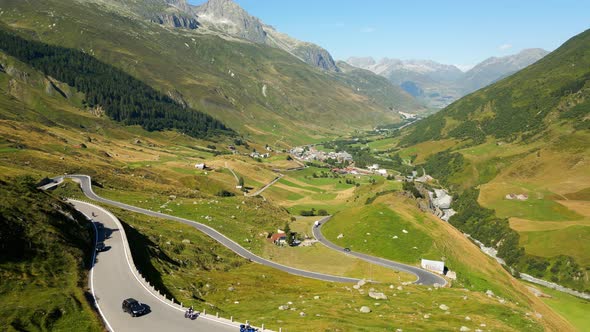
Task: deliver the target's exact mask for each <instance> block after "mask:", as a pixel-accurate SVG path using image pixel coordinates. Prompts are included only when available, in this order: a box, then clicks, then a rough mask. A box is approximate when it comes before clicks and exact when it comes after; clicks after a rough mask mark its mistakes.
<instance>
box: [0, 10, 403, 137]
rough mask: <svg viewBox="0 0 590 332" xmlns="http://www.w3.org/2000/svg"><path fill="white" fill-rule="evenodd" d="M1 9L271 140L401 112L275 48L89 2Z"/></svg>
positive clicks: (388, 118)
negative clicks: (169, 26)
mask: <svg viewBox="0 0 590 332" xmlns="http://www.w3.org/2000/svg"><path fill="white" fill-rule="evenodd" d="M4 8H5V9H6V10H5V12H4V14H3V15H2V16H1V21H2V22H3V23H5V24H7V25H8V26H10V27H11V28H14V29H17V30H19V31H20V32H21V33H23V34H24V35H28V36H30V37H31V38H34V39H39V40H41V41H44V42H47V43H50V44H56V45H60V46H65V47H70V48H76V49H79V50H82V51H84V52H87V53H88V54H91V55H93V56H96V57H97V58H98V59H99V60H101V61H104V62H106V63H109V64H112V65H114V66H115V67H117V68H120V69H122V70H123V71H125V72H127V73H129V74H131V75H133V76H134V77H137V78H140V79H141V80H143V81H144V82H146V83H147V84H148V85H150V86H152V87H154V88H156V89H157V90H159V91H160V92H163V93H164V94H168V95H169V96H171V97H173V98H174V99H176V100H178V101H180V102H184V103H186V104H188V105H190V106H191V107H193V108H195V109H197V110H202V111H204V112H207V113H209V114H211V115H213V116H214V117H215V118H217V119H220V120H221V121H223V122H224V123H225V124H227V125H228V126H229V127H230V128H233V129H235V130H237V131H238V132H240V133H243V134H248V135H251V136H252V137H254V138H257V139H259V140H265V141H266V142H268V143H274V142H275V141H276V140H284V141H287V142H290V143H302V142H311V141H315V140H317V139H319V138H320V137H322V136H325V135H333V136H337V135H340V134H342V131H343V130H350V129H355V128H370V127H373V126H375V125H377V124H381V123H392V122H395V121H398V117H397V115H396V114H394V113H393V112H391V111H390V110H387V109H385V108H384V107H382V106H380V105H378V104H375V103H374V102H373V101H371V100H370V98H368V97H367V96H366V95H364V94H361V93H358V92H356V91H353V89H351V88H350V87H349V86H348V85H347V84H344V83H341V82H340V81H339V80H338V79H336V78H334V77H333V76H331V75H330V74H328V73H325V72H323V71H320V70H317V69H315V68H313V67H311V66H309V65H306V64H305V63H303V62H301V61H300V60H298V59H296V58H294V57H293V56H291V55H289V54H288V53H286V52H283V51H280V50H277V49H273V48H270V47H266V46H262V45H255V44H251V43H247V42H243V41H237V40H231V41H230V40H224V39H221V38H219V37H217V36H212V35H207V34H201V33H200V32H199V31H198V30H196V31H186V30H169V29H166V28H164V27H162V26H160V25H157V24H154V23H150V22H147V21H144V20H142V19H138V18H135V17H133V16H130V15H127V14H125V13H118V12H114V11H111V10H110V9H109V8H108V7H106V6H103V5H101V4H96V3H92V2H80V3H78V4H77V5H76V6H71V3H70V1H65V0H47V1H43V2H41V3H35V4H32V3H28V2H23V1H16V0H10V1H7V2H5V4H4ZM401 103H403V102H400V104H401ZM394 106H395V107H396V108H397V104H396V105H394ZM300 128H305V129H306V130H305V132H304V133H302V132H301V130H300Z"/></svg>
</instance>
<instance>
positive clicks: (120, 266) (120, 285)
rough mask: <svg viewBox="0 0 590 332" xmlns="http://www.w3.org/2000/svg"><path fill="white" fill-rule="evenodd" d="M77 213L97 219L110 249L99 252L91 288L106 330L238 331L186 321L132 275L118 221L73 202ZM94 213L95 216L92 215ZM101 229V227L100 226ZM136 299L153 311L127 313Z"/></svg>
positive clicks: (204, 320)
mask: <svg viewBox="0 0 590 332" xmlns="http://www.w3.org/2000/svg"><path fill="white" fill-rule="evenodd" d="M70 202H71V203H72V204H73V205H74V206H75V207H76V209H77V210H79V211H81V212H82V213H84V214H85V215H86V216H87V217H88V218H89V219H93V220H94V225H95V227H96V228H97V229H98V230H99V231H98V232H97V240H99V241H102V240H103V241H104V243H105V245H106V246H107V248H108V250H107V251H104V252H100V253H97V255H96V257H95V263H94V266H93V268H92V270H91V271H90V281H89V282H90V286H91V290H92V292H93V294H94V296H95V298H96V301H97V302H96V303H97V305H98V308H99V311H100V313H101V315H102V316H103V319H104V320H105V322H106V326H107V328H108V329H109V330H110V331H112V332H117V331H138V332H139V331H141V332H152V331H153V332H156V331H157V332H160V331H181V332H182V331H187V332H188V331H191V332H192V331H217V332H226V331H233V332H235V331H238V330H239V325H237V324H236V323H230V322H229V321H224V320H217V319H216V318H214V317H207V316H200V317H198V318H197V319H196V320H190V319H187V318H184V311H183V310H182V309H180V308H179V307H178V306H174V305H171V304H170V303H168V302H167V301H165V300H163V299H162V298H161V297H159V296H158V295H156V294H153V293H152V292H153V290H152V291H150V289H149V287H148V286H146V285H145V284H144V283H143V282H142V281H141V280H140V279H139V277H138V276H137V275H136V274H135V273H136V272H135V273H134V272H133V271H134V268H133V267H132V264H131V262H130V261H129V259H130V258H129V257H130V254H129V245H128V243H127V240H126V237H125V234H124V231H123V230H122V229H121V225H120V223H119V222H118V220H117V219H116V218H115V217H114V216H113V215H112V214H110V213H109V212H108V211H106V210H105V209H102V208H101V207H98V206H95V205H92V204H88V203H83V202H78V201H70ZM93 213H94V216H93ZM100 226H102V227H100ZM129 297H132V298H135V299H136V300H138V301H139V302H141V303H145V304H147V305H149V306H150V308H151V312H150V313H148V314H147V315H144V316H140V317H131V316H130V315H129V314H127V313H124V312H123V310H122V309H121V304H122V302H123V300H124V299H126V298H129Z"/></svg>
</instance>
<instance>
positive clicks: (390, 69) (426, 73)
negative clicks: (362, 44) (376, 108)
mask: <svg viewBox="0 0 590 332" xmlns="http://www.w3.org/2000/svg"><path fill="white" fill-rule="evenodd" d="M346 62H347V63H349V64H350V65H353V66H355V67H358V68H362V69H367V70H370V71H372V72H374V73H376V74H378V75H381V76H383V77H385V78H387V79H388V80H390V81H391V82H392V83H393V84H395V85H399V86H401V87H402V88H403V89H404V90H405V91H406V92H408V93H409V94H411V95H412V96H414V97H416V98H418V99H420V100H422V101H423V102H424V103H425V104H426V105H428V106H429V107H432V108H442V107H445V106H447V105H448V104H450V103H451V102H453V101H454V100H456V99H458V98H460V97H461V96H462V95H463V94H462V91H461V88H460V86H458V85H457V83H456V82H457V80H458V79H460V78H461V77H462V76H463V72H462V71H461V70H460V69H459V68H457V67H455V66H452V65H445V64H440V63H437V62H434V61H430V60H407V61H406V60H399V59H389V58H383V59H381V60H379V61H376V60H375V59H373V58H371V57H363V58H359V57H353V58H349V59H348V60H347V61H346Z"/></svg>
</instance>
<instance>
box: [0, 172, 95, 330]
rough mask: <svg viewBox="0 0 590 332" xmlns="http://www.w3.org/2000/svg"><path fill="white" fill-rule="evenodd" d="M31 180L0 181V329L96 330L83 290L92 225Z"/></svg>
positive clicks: (91, 241)
mask: <svg viewBox="0 0 590 332" xmlns="http://www.w3.org/2000/svg"><path fill="white" fill-rule="evenodd" d="M36 182H37V181H36V180H35V179H33V178H30V177H17V178H10V179H6V178H4V179H3V180H0V197H2V200H0V279H1V280H2V282H1V283H0V329H1V330H2V331H72V330H84V331H101V330H102V326H101V323H100V320H99V318H98V315H97V314H96V313H95V312H94V311H93V310H92V309H91V306H90V304H89V302H88V293H87V271H88V267H89V264H90V260H91V257H92V251H93V247H92V243H93V239H94V234H93V231H92V229H91V226H90V224H89V223H88V221H87V220H86V218H84V217H83V216H81V215H79V214H78V213H76V211H75V210H73V209H72V208H71V207H69V205H67V204H64V203H63V202H62V201H60V200H58V199H56V198H54V197H52V196H50V195H47V194H46V193H43V192H40V191H39V190H37V189H35V183H36ZM70 216H72V217H73V219H70Z"/></svg>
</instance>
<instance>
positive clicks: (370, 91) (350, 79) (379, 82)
mask: <svg viewBox="0 0 590 332" xmlns="http://www.w3.org/2000/svg"><path fill="white" fill-rule="evenodd" d="M337 65H338V67H339V68H340V69H341V70H342V74H340V75H336V76H337V77H339V78H340V79H341V80H343V81H344V82H345V83H346V84H347V85H349V86H350V87H351V88H352V89H353V90H356V91H358V92H359V93H362V94H364V95H366V96H367V97H369V98H371V100H372V101H373V102H375V103H376V104H378V105H380V106H382V107H385V108H387V109H395V110H397V111H403V112H410V113H424V112H425V111H426V108H425V107H424V106H422V105H420V103H419V102H418V101H417V100H416V99H414V98H413V97H412V96H411V95H409V94H408V93H406V92H405V91H404V90H402V89H401V88H400V87H398V86H396V85H393V84H392V83H391V82H389V81H388V80H387V79H386V78H385V77H382V76H379V75H377V74H375V73H373V72H371V71H369V70H365V69H359V68H356V67H353V66H351V65H349V64H348V63H346V62H344V61H338V63H337Z"/></svg>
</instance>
